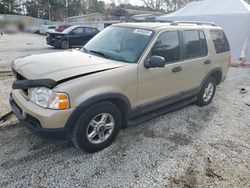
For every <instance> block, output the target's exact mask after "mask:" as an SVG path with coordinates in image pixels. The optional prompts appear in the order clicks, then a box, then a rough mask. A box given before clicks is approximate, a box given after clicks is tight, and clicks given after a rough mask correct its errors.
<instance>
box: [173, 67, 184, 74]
mask: <svg viewBox="0 0 250 188" xmlns="http://www.w3.org/2000/svg"><path fill="white" fill-rule="evenodd" d="M181 70H182V67H174V68H173V69H172V72H173V73H175V72H180V71H181Z"/></svg>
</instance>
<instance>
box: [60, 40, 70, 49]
mask: <svg viewBox="0 0 250 188" xmlns="http://www.w3.org/2000/svg"><path fill="white" fill-rule="evenodd" d="M61 48H62V49H68V48H69V42H68V41H66V40H63V41H62V42H61Z"/></svg>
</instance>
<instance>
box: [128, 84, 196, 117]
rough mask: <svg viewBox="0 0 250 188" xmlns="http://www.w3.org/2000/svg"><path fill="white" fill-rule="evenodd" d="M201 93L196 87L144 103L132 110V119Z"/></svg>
mask: <svg viewBox="0 0 250 188" xmlns="http://www.w3.org/2000/svg"><path fill="white" fill-rule="evenodd" d="M198 93H199V87H198V88H195V89H191V90H189V91H186V92H181V93H179V94H176V95H173V96H171V97H166V98H164V99H160V100H157V101H155V102H152V103H149V104H146V105H142V106H139V107H137V108H136V109H134V110H132V111H131V113H130V117H129V118H130V119H133V118H136V117H138V116H141V115H143V114H146V113H149V112H152V111H154V110H157V109H160V108H163V107H166V106H168V105H171V104H174V103H176V102H178V101H181V100H184V99H187V98H189V97H193V96H195V95H197V94H198Z"/></svg>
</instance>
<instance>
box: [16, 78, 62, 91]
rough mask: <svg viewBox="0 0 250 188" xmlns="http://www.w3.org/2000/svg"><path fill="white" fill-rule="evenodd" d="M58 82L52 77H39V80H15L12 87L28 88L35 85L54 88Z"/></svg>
mask: <svg viewBox="0 0 250 188" xmlns="http://www.w3.org/2000/svg"><path fill="white" fill-rule="evenodd" d="M56 85H57V82H56V81H55V80H52V79H39V80H16V81H14V82H13V85H12V89H28V88H34V87H48V88H53V87H55V86H56Z"/></svg>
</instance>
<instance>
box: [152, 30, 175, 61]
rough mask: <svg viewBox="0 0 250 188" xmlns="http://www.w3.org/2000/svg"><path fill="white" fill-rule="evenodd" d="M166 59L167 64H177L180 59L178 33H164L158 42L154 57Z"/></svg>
mask: <svg viewBox="0 0 250 188" xmlns="http://www.w3.org/2000/svg"><path fill="white" fill-rule="evenodd" d="M153 55H157V56H161V57H164V58H165V60H166V62H167V63H169V62H175V61H178V60H179V59H180V41H179V35H178V32H177V31H167V32H164V33H162V34H161V35H160V36H159V38H158V40H157V41H156V43H155V45H154V47H153V49H152V56H153Z"/></svg>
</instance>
